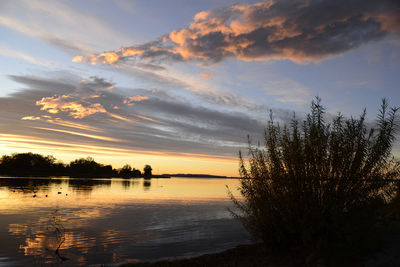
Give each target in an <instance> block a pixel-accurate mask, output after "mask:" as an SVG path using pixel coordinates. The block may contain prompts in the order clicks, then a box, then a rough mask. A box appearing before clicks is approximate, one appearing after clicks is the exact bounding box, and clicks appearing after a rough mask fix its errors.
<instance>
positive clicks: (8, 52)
mask: <svg viewBox="0 0 400 267" xmlns="http://www.w3.org/2000/svg"><path fill="white" fill-rule="evenodd" d="M0 55H2V56H6V57H10V58H15V59H20V60H23V61H26V62H29V63H32V64H34V65H39V66H43V67H47V68H50V67H55V66H56V65H57V64H56V63H55V62H52V61H49V60H46V59H42V58H38V57H34V56H31V55H29V54H27V53H24V52H21V51H18V50H15V49H13V48H11V47H9V46H7V45H4V44H1V43H0Z"/></svg>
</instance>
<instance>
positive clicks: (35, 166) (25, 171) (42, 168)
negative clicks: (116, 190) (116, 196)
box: [0, 152, 152, 179]
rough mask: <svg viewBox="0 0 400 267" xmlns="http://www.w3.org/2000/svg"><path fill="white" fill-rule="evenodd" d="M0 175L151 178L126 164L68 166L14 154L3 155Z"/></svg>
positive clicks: (73, 163) (80, 161) (77, 161)
mask: <svg viewBox="0 0 400 267" xmlns="http://www.w3.org/2000/svg"><path fill="white" fill-rule="evenodd" d="M0 175H3V176H16V177H47V176H69V177H76V178H110V177H121V178H140V177H143V178H146V179H150V178H151V177H152V168H151V166H150V165H145V166H144V168H143V172H141V171H140V170H138V169H135V168H133V167H131V166H130V165H129V164H126V165H124V166H123V167H122V168H119V169H115V168H113V167H112V166H111V165H104V164H100V163H98V162H96V161H95V160H94V159H93V158H91V157H87V158H79V159H75V160H73V161H71V162H70V163H69V164H63V163H61V162H58V161H57V159H56V158H55V157H53V156H51V155H48V156H43V155H40V154H35V153H31V152H29V153H15V154H12V155H3V156H2V157H1V159H0Z"/></svg>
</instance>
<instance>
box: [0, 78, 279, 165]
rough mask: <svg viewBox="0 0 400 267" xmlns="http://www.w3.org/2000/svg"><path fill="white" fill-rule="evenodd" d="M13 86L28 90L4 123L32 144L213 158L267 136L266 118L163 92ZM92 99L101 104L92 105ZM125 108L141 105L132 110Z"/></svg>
mask: <svg viewBox="0 0 400 267" xmlns="http://www.w3.org/2000/svg"><path fill="white" fill-rule="evenodd" d="M12 78H13V80H14V81H17V82H19V83H23V84H24V87H26V88H27V89H23V90H20V91H19V92H17V93H14V94H12V95H10V96H8V97H3V98H0V112H2V114H3V115H4V116H2V117H1V118H0V125H3V124H5V123H7V125H8V126H9V127H7V128H4V127H3V130H2V134H11V135H24V134H26V133H27V132H29V135H30V136H31V137H32V139H35V138H41V139H46V140H48V143H49V144H51V143H52V142H73V143H75V144H88V142H90V144H91V145H98V146H105V145H106V143H107V146H110V147H112V148H115V149H122V148H124V149H130V150H135V151H149V152H152V153H158V152H160V153H170V154H174V153H175V154H177V155H178V154H179V155H183V154H182V153H188V154H204V155H211V156H212V157H225V156H229V157H231V156H232V155H235V154H236V153H237V151H238V150H239V149H240V148H243V147H245V146H246V144H245V142H246V135H247V134H248V133H255V139H259V140H261V139H262V137H261V136H259V135H260V134H261V133H262V132H263V128H264V125H263V123H262V121H263V120H264V119H263V118H257V117H252V116H251V115H249V114H247V113H245V112H240V111H234V110H232V111H231V112H230V113H229V114H227V113H225V112H222V111H220V110H218V105H217V106H216V107H214V108H213V107H211V106H208V107H205V106H199V105H197V104H194V103H192V102H189V101H187V99H184V98H173V97H168V94H165V92H163V91H162V90H143V89H135V88H131V89H130V90H127V89H126V88H125V89H124V90H121V89H120V88H119V87H118V85H115V88H114V89H113V91H109V90H107V89H106V88H107V84H108V83H109V82H108V81H105V80H103V79H100V78H98V77H92V78H90V79H84V80H86V81H85V82H83V81H82V80H83V79H82V77H75V78H70V79H64V78H61V77H47V78H42V77H24V76H12ZM55 89H56V90H55ZM123 92H125V93H123ZM126 93H128V94H130V96H129V95H126ZM55 95H56V97H55ZM93 95H97V96H98V97H96V98H92V97H91V96H93ZM63 96H66V97H63ZM125 100H130V101H133V102H135V105H128V104H126V103H124V101H125ZM71 102H73V103H74V105H72V104H71ZM37 104H39V105H37ZM78 104H80V105H78ZM94 104H98V105H99V106H100V105H101V106H102V108H103V109H104V110H105V112H103V110H101V112H93V113H92V112H89V110H90V111H91V108H93V106H92V105H94ZM43 107H46V108H44V109H43ZM114 107H118V109H114ZM41 108H42V110H41ZM82 109H83V110H82ZM6 110H7V112H5V111H6ZM48 111H52V112H48ZM95 111H98V110H97V109H95ZM89 113H90V115H89ZM277 117H280V118H283V119H284V118H286V113H285V112H283V113H282V112H279V111H278V112H277ZM110 143H112V144H110ZM14 145H15V144H14Z"/></svg>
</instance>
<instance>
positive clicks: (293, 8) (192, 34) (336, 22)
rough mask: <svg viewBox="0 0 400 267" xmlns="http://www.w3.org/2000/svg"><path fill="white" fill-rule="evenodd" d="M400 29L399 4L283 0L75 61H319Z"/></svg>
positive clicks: (215, 13)
mask: <svg viewBox="0 0 400 267" xmlns="http://www.w3.org/2000/svg"><path fill="white" fill-rule="evenodd" d="M399 30H400V2H399V1H395V0H379V1H376V0H335V1H332V0H280V1H278V0H277V1H262V2H259V3H255V4H247V5H232V6H229V7H226V8H221V9H215V10H209V11H203V12H200V13H198V14H197V15H196V16H195V17H194V20H193V22H192V23H191V24H190V25H189V26H188V27H186V28H183V29H177V30H174V31H172V32H171V33H169V34H167V35H165V36H162V37H160V38H159V39H158V40H156V41H153V42H149V43H146V44H142V45H135V46H131V47H125V48H121V49H120V50H118V51H114V52H105V53H100V54H94V55H91V56H88V57H82V56H79V57H76V58H74V61H88V62H91V63H110V64H113V63H118V62H121V61H126V60H127V59H129V58H135V60H134V62H137V59H139V60H142V61H144V62H147V63H149V64H150V63H152V64H159V63H161V62H165V61H187V60H197V61H200V62H203V63H204V64H209V63H215V62H219V61H221V60H223V59H225V58H227V57H236V58H239V59H242V60H270V59H289V60H292V61H295V62H299V63H303V62H307V61H319V60H322V59H324V58H327V57H330V56H334V55H338V54H341V53H344V52H347V51H349V50H352V49H355V48H357V47H359V46H360V45H362V44H365V43H368V42H370V41H377V40H380V39H382V38H384V37H385V36H388V35H390V34H393V33H396V32H398V31H399Z"/></svg>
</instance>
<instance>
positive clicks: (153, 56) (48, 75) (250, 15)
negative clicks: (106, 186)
mask: <svg viewBox="0 0 400 267" xmlns="http://www.w3.org/2000/svg"><path fill="white" fill-rule="evenodd" d="M336 5H337V6H336ZM340 5H341V4H340V3H337V4H335V7H336V8H332V9H331V8H329V7H331V6H330V5H329V4H328V2H327V1H322V2H321V3H319V4H315V3H313V1H298V2H296V3H294V4H293V5H286V4H285V1H283V0H280V1H246V0H240V1H238V2H235V4H234V5H232V2H231V1H199V2H198V3H197V2H196V3H192V4H189V3H185V4H182V3H180V2H179V1H178V2H177V1H168V4H167V3H165V2H163V1H151V3H145V2H140V1H139V2H135V1H100V2H99V3H98V4H97V3H96V4H95V3H92V2H90V3H87V4H82V3H81V2H79V1H68V2H62V1H29V0H22V1H5V2H4V3H2V4H1V8H0V31H1V33H2V36H5V38H3V39H2V41H0V58H1V59H2V62H3V64H2V65H1V67H0V83H1V84H2V87H1V88H2V89H1V96H0V102H1V103H0V108H1V116H0V125H1V130H0V148H1V151H2V153H3V154H7V153H8V154H10V153H16V152H28V151H32V152H35V153H40V154H44V155H49V154H52V155H54V156H55V157H56V158H57V159H58V160H60V161H63V162H66V163H67V162H69V161H70V160H73V159H75V158H78V157H88V156H92V157H94V159H95V160H96V161H99V162H102V163H103V164H112V165H113V166H114V167H121V166H123V165H124V164H126V163H129V164H131V165H132V166H135V167H137V168H140V169H141V168H143V166H144V165H145V164H151V165H152V166H153V168H154V170H155V173H160V174H161V173H171V172H172V173H180V172H186V173H210V174H218V175H229V176H238V152H239V150H241V151H244V152H245V151H246V150H247V136H248V135H249V136H250V139H251V140H252V142H253V143H254V144H257V143H258V142H260V143H262V142H263V139H264V137H263V132H264V128H265V126H266V123H267V119H268V114H269V112H270V111H271V110H272V112H273V114H274V117H275V119H276V120H277V121H278V122H280V123H281V124H284V123H290V120H291V118H292V115H293V113H296V117H297V118H300V119H301V118H303V117H304V114H305V112H306V111H307V110H308V106H309V104H310V102H311V100H312V99H313V98H314V97H315V96H320V97H321V98H322V102H323V104H324V106H326V107H327V113H328V114H330V115H335V114H337V113H338V112H342V113H343V114H344V115H345V116H347V117H350V116H357V115H358V114H360V113H361V112H362V110H363V108H366V109H367V119H368V121H369V123H371V125H373V123H374V120H375V117H374V114H376V111H377V110H378V107H379V104H380V99H382V98H384V97H386V98H387V99H389V103H390V104H391V105H399V103H400V94H399V87H398V84H399V78H398V73H399V71H400V63H399V62H400V60H399V59H400V39H399V35H398V33H399V31H400V21H399V17H400V16H399V14H398V8H399V7H398V5H397V4H395V3H394V2H393V1H386V0H385V1H381V2H380V3H379V8H375V4H374V2H373V1H367V2H366V3H365V5H362V6H360V5H357V4H353V3H351V4H349V6H347V7H346V8H341V7H340ZM94 6H96V7H95V8H94ZM25 14H29V17H27V16H25ZM111 14H114V15H111ZM311 14H319V15H318V16H317V17H315V16H314V15H311ZM393 154H394V155H399V154H400V145H399V142H398V141H397V142H396V143H395V144H394V147H393Z"/></svg>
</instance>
